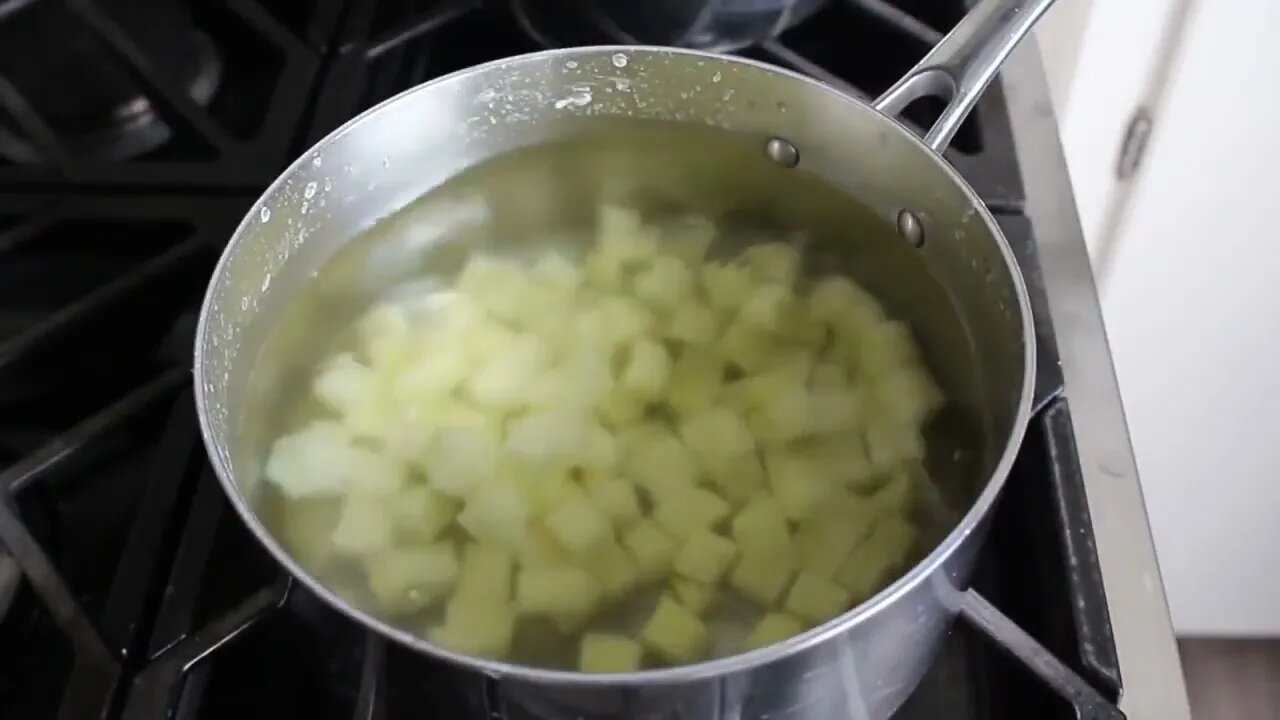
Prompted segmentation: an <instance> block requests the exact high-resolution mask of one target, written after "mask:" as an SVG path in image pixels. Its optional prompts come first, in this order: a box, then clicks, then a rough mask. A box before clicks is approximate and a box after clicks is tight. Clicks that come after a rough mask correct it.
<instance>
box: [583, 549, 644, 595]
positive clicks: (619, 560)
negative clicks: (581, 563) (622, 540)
mask: <svg viewBox="0 0 1280 720" xmlns="http://www.w3.org/2000/svg"><path fill="white" fill-rule="evenodd" d="M586 568H587V571H588V572H590V573H591V575H592V576H593V577H595V579H596V580H597V581H599V583H600V588H601V590H602V591H603V592H604V595H605V597H609V598H616V597H619V596H621V595H624V594H626V593H628V592H630V591H632V590H634V589H635V587H636V586H637V585H639V584H640V580H641V578H640V565H639V564H638V563H637V561H636V559H635V558H634V557H633V556H632V555H631V554H630V553H628V552H627V551H626V550H624V549H623V548H622V546H621V545H619V544H618V543H617V542H615V541H614V540H613V539H609V540H608V541H607V542H603V543H600V544H599V545H598V546H596V547H594V548H592V549H591V551H590V552H589V553H588V554H587V557H586Z"/></svg>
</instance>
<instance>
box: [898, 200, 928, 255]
mask: <svg viewBox="0 0 1280 720" xmlns="http://www.w3.org/2000/svg"><path fill="white" fill-rule="evenodd" d="M897 226H898V234H899V235H901V236H902V239H903V240H906V241H907V242H909V243H911V247H913V248H922V247H924V223H922V222H920V217H919V216H918V215H916V214H915V213H913V212H911V211H910V210H907V209H902V210H899V211H898V218H897Z"/></svg>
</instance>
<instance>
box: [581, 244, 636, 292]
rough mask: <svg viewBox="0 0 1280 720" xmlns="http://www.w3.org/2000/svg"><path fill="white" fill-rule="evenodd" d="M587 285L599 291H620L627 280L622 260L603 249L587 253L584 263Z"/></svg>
mask: <svg viewBox="0 0 1280 720" xmlns="http://www.w3.org/2000/svg"><path fill="white" fill-rule="evenodd" d="M583 271H584V272H585V274H586V278H587V283H588V284H589V285H591V287H593V288H595V289H597V290H619V289H621V288H622V285H623V283H624V282H625V278H626V271H625V270H624V269H623V262H622V258H620V257H618V256H617V255H610V254H608V253H606V252H604V250H602V249H601V248H595V249H593V250H592V251H591V252H589V253H587V257H586V260H585V261H584V262H583Z"/></svg>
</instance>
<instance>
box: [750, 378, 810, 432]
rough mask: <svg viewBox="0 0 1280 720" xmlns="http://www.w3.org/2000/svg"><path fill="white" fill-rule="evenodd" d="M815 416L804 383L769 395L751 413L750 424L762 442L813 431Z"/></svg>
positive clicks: (752, 430)
mask: <svg viewBox="0 0 1280 720" xmlns="http://www.w3.org/2000/svg"><path fill="white" fill-rule="evenodd" d="M811 419H812V416H811V414H810V408H809V392H808V391H807V390H805V389H804V387H802V386H798V387H796V388H793V389H792V390H790V391H784V392H780V393H778V394H776V395H772V396H770V397H768V398H765V399H764V400H763V401H761V402H760V403H759V404H757V405H756V407H755V409H753V410H752V411H751V412H750V413H748V414H747V424H748V426H749V427H750V428H751V432H752V433H754V434H755V437H756V438H757V439H759V440H760V441H761V442H775V443H780V442H787V441H788V440H794V439H796V438H799V437H801V436H803V435H804V434H805V433H806V432H807V431H808V430H809V424H810V421H811Z"/></svg>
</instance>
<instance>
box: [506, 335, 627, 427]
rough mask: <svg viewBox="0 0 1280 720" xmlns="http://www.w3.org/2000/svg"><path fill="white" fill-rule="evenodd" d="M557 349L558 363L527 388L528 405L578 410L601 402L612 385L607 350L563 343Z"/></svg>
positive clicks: (607, 394) (611, 388)
mask: <svg viewBox="0 0 1280 720" xmlns="http://www.w3.org/2000/svg"><path fill="white" fill-rule="evenodd" d="M574 342H577V341H574ZM559 352H560V353H561V354H562V355H563V360H562V361H561V362H560V364H559V365H557V366H556V367H554V368H552V369H550V370H548V371H547V372H546V373H543V375H542V376H541V378H540V379H538V380H535V381H534V384H533V385H532V386H531V387H529V388H528V392H527V394H528V396H529V405H530V406H531V407H534V408H552V407H559V408H564V409H572V410H578V411H581V410H587V409H590V408H594V407H596V406H597V405H599V404H600V403H602V402H604V401H605V399H606V398H608V397H609V393H610V392H611V391H612V390H613V386H614V381H613V369H612V368H611V367H610V366H609V360H608V357H607V356H606V351H605V350H603V349H600V348H596V347H589V346H588V347H578V346H577V345H573V346H562V347H561V348H560V349H559Z"/></svg>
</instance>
